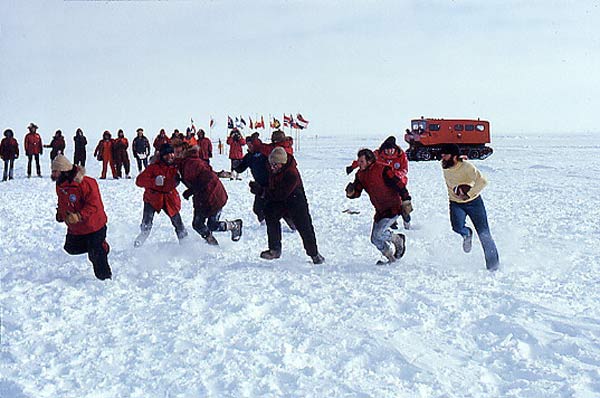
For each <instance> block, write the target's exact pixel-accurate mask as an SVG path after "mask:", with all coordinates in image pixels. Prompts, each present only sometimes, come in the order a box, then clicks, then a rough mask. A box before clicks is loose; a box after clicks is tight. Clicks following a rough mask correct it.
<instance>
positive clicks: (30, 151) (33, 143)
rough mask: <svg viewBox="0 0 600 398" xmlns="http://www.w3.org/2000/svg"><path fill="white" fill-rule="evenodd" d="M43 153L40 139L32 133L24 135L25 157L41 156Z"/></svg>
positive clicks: (36, 134)
mask: <svg viewBox="0 0 600 398" xmlns="http://www.w3.org/2000/svg"><path fill="white" fill-rule="evenodd" d="M43 152H44V149H43V145H42V137H40V135H39V134H38V133H35V132H33V131H31V132H29V133H27V134H25V155H41V154H42V153H43Z"/></svg>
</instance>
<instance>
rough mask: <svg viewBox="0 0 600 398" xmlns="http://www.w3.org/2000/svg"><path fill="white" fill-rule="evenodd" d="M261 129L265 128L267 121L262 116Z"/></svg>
mask: <svg viewBox="0 0 600 398" xmlns="http://www.w3.org/2000/svg"><path fill="white" fill-rule="evenodd" d="M260 128H261V129H264V128H265V119H264V118H263V117H262V115H261V116H260Z"/></svg>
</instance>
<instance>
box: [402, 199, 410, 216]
mask: <svg viewBox="0 0 600 398" xmlns="http://www.w3.org/2000/svg"><path fill="white" fill-rule="evenodd" d="M412 211H413V207H412V202H411V201H410V199H409V200H403V201H402V214H405V215H408V214H410V213H412Z"/></svg>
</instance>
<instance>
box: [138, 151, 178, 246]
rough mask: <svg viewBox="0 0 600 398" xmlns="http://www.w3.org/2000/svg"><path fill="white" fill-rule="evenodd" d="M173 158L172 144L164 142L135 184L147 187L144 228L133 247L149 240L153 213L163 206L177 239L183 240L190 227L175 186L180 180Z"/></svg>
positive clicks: (141, 226) (145, 192) (143, 219)
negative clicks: (183, 219) (185, 222)
mask: <svg viewBox="0 0 600 398" xmlns="http://www.w3.org/2000/svg"><path fill="white" fill-rule="evenodd" d="M174 161H175V154H174V151H173V147H172V146H171V144H162V145H161V146H160V149H159V151H158V158H157V160H156V161H155V162H154V163H152V164H150V165H149V166H148V167H147V168H146V169H145V170H144V171H142V173H141V174H139V175H138V176H137V178H136V180H135V184H136V185H137V186H138V187H142V188H145V191H144V215H143V218H142V224H141V225H140V229H141V232H140V234H139V235H138V236H137V238H135V242H134V243H133V246H134V247H140V246H141V245H142V244H143V243H144V241H146V238H148V235H150V230H152V220H153V219H154V213H160V211H161V210H164V211H165V213H167V215H168V216H169V218H170V219H171V224H173V227H174V228H175V233H176V234H177V239H179V241H181V240H182V239H184V238H185V237H186V236H187V231H186V230H185V226H184V225H183V221H181V216H180V215H179V211H180V210H181V198H180V197H179V192H177V188H176V186H177V184H179V180H178V176H177V173H178V172H177V166H175V163H174Z"/></svg>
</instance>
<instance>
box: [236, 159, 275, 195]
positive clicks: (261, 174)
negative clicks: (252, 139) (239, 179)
mask: <svg viewBox="0 0 600 398" xmlns="http://www.w3.org/2000/svg"><path fill="white" fill-rule="evenodd" d="M268 162H269V160H268V158H267V157H266V156H265V155H263V154H262V153H260V152H254V153H250V152H249V153H247V154H246V155H245V156H244V158H243V159H242V161H241V162H240V164H239V165H238V166H237V167H236V168H234V170H235V171H236V172H238V173H243V172H244V171H246V169H247V168H250V172H251V173H252V177H254V180H255V181H256V182H258V183H259V184H260V185H261V186H263V187H266V186H267V185H269V171H268V167H269V166H268Z"/></svg>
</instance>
